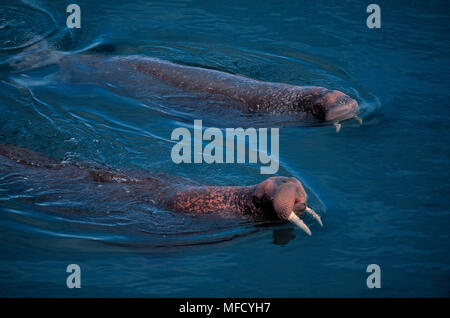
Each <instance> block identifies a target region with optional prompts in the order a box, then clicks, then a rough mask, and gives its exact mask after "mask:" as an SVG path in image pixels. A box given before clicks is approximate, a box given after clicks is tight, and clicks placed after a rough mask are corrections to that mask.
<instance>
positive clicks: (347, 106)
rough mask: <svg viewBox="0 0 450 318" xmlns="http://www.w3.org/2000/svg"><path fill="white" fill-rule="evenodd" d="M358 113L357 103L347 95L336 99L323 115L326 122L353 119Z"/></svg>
mask: <svg viewBox="0 0 450 318" xmlns="http://www.w3.org/2000/svg"><path fill="white" fill-rule="evenodd" d="M358 111H359V106H358V102H357V101H356V100H354V99H352V98H350V97H348V96H347V95H344V96H339V97H337V98H336V101H335V102H334V104H333V106H332V107H331V108H329V109H328V111H327V112H326V114H325V120H326V121H339V120H344V119H349V118H352V117H355V116H356V114H357V113H358Z"/></svg>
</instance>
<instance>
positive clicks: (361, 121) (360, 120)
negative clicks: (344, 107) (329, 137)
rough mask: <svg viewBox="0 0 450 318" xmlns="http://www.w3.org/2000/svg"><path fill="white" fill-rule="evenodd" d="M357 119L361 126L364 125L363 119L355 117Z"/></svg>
mask: <svg viewBox="0 0 450 318" xmlns="http://www.w3.org/2000/svg"><path fill="white" fill-rule="evenodd" d="M355 119H356V120H357V121H358V123H359V124H360V125H362V124H363V120H362V118H359V117H358V116H355Z"/></svg>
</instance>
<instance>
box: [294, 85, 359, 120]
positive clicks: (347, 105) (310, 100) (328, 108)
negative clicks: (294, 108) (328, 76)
mask: <svg viewBox="0 0 450 318" xmlns="http://www.w3.org/2000/svg"><path fill="white" fill-rule="evenodd" d="M300 96H301V98H300V101H299V108H300V109H301V110H303V111H307V112H310V113H312V115H313V116H314V117H315V118H317V119H320V120H325V121H329V122H333V123H338V122H339V121H342V120H345V119H349V118H357V113H358V111H359V106H358V102H357V101H356V100H354V99H352V98H350V97H349V96H348V95H346V94H344V93H342V92H340V91H335V90H329V89H326V88H323V87H308V88H302V93H301V95H300Z"/></svg>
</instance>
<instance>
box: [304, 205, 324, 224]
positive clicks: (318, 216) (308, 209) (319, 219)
mask: <svg viewBox="0 0 450 318" xmlns="http://www.w3.org/2000/svg"><path fill="white" fill-rule="evenodd" d="M305 211H306V212H307V213H309V214H311V216H312V217H313V218H314V219H315V220H316V221H317V222H319V224H320V226H322V227H323V223H322V220H321V218H320V215H319V214H317V213H316V212H315V211H314V210H313V209H311V208H306V210H305Z"/></svg>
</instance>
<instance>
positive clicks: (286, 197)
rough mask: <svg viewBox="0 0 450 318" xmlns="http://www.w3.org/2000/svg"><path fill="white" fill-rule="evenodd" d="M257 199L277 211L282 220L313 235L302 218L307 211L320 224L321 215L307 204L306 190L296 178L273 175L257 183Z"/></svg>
mask: <svg viewBox="0 0 450 318" xmlns="http://www.w3.org/2000/svg"><path fill="white" fill-rule="evenodd" d="M255 199H256V200H257V201H258V202H259V203H260V204H261V205H262V206H264V207H267V208H269V209H271V210H273V211H274V212H275V214H276V215H277V216H278V217H279V218H280V219H282V220H287V221H290V222H292V223H294V224H295V225H297V226H298V227H300V228H301V229H302V230H303V231H305V232H306V233H307V234H308V235H311V231H310V229H309V228H308V226H307V225H306V224H305V223H304V222H303V221H302V220H301V219H302V218H303V217H304V216H305V214H306V213H309V214H310V215H311V216H312V217H313V218H314V219H316V220H317V221H318V222H319V224H320V225H322V221H321V219H320V216H319V215H318V214H317V213H316V212H314V211H313V210H312V209H311V208H309V207H308V206H307V204H306V199H307V196H306V192H305V189H304V188H303V186H302V184H301V183H300V181H298V180H297V179H296V178H287V177H271V178H268V179H267V180H265V181H263V182H261V183H260V184H258V185H257V187H256V190H255Z"/></svg>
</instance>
